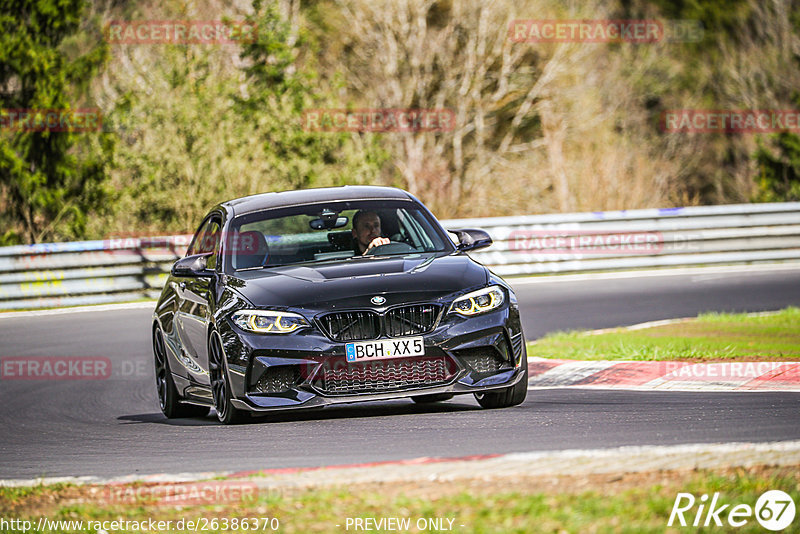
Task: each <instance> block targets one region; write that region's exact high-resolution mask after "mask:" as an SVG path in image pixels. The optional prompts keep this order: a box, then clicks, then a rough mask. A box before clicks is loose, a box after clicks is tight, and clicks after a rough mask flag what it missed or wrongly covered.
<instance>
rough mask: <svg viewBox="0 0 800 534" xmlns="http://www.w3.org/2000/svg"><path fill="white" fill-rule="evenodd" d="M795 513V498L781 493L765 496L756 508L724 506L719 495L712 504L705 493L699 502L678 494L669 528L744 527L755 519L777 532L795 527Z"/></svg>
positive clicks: (775, 491) (770, 491) (763, 494)
mask: <svg viewBox="0 0 800 534" xmlns="http://www.w3.org/2000/svg"><path fill="white" fill-rule="evenodd" d="M695 505H696V507H695ZM695 508H696V509H695ZM795 511H796V510H795V505H794V501H793V500H792V497H791V496H790V495H789V494H788V493H786V492H783V491H781V490H769V491H765V492H764V493H762V494H761V496H760V497H759V498H758V500H757V501H756V506H755V508H753V507H751V506H750V505H749V504H737V505H731V504H730V503H728V504H723V503H722V502H720V494H719V493H714V495H713V496H712V498H711V502H709V499H708V495H706V494H703V495H702V496H701V497H700V498H699V499H697V498H695V496H694V495H692V494H691V493H678V496H677V497H675V503H674V504H673V505H672V512H671V513H670V514H669V521H668V522H667V526H670V527H671V526H673V525H675V526H678V525H680V526H682V527H687V526H691V527H701V526H702V527H709V526H717V527H722V526H725V523H727V524H728V525H729V526H731V527H741V526H744V525H746V524H747V523H748V522H749V521H750V520H752V518H753V517H755V519H756V521H758V522H759V524H760V525H761V526H762V527H764V528H765V529H767V530H772V531H774V532H778V531H781V530H784V529H785V528H786V527H788V526H789V525H791V524H792V521H794V516H795ZM676 521H677V524H676Z"/></svg>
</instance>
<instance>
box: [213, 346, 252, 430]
mask: <svg viewBox="0 0 800 534" xmlns="http://www.w3.org/2000/svg"><path fill="white" fill-rule="evenodd" d="M208 369H209V375H210V378H211V393H212V395H213V397H214V409H215V410H216V412H217V419H219V421H220V423H222V424H224V425H232V424H236V423H240V422H242V421H243V420H244V418H245V416H246V415H247V414H246V413H245V412H243V411H242V410H239V409H237V408H236V407H234V406H233V403H231V398H233V396H232V395H231V386H230V383H229V382H228V373H227V372H226V371H227V367H226V364H225V353H224V351H223V349H222V340H221V339H220V337H219V334H217V333H216V332H213V333H212V334H211V335H210V336H209V338H208Z"/></svg>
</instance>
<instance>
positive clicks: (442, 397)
mask: <svg viewBox="0 0 800 534" xmlns="http://www.w3.org/2000/svg"><path fill="white" fill-rule="evenodd" d="M452 398H453V394H452V393H438V394H433V395H415V396H413V397H411V400H413V401H414V402H416V403H417V404H431V403H434V402H444V401H447V400H450V399H452Z"/></svg>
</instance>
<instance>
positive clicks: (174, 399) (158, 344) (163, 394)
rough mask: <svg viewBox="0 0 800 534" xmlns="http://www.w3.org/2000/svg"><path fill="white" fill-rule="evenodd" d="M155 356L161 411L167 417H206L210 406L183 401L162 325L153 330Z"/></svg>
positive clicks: (157, 389)
mask: <svg viewBox="0 0 800 534" xmlns="http://www.w3.org/2000/svg"><path fill="white" fill-rule="evenodd" d="M153 356H154V359H155V370H156V392H157V393H158V406H159V407H160V408H161V412H162V413H163V414H164V415H165V416H167V419H179V418H183V417H205V416H206V415H208V408H206V407H204V406H194V405H192V404H182V403H181V401H180V396H179V395H178V389H177V388H176V387H175V381H174V380H172V372H171V371H170V370H169V361H168V359H167V348H166V345H165V344H164V333H163V332H162V331H161V327H160V326H157V327H156V328H155V329H154V330H153Z"/></svg>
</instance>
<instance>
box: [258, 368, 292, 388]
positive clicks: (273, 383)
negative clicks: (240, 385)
mask: <svg viewBox="0 0 800 534" xmlns="http://www.w3.org/2000/svg"><path fill="white" fill-rule="evenodd" d="M299 379H300V371H299V369H298V366H296V365H282V366H278V367H268V368H267V369H266V371H264V373H263V374H262V375H261V377H260V378H259V379H258V382H256V385H255V391H256V392H258V393H283V392H286V391H289V390H290V389H292V388H293V387H294V386H295V385H296V384H297V382H298V381H299Z"/></svg>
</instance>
